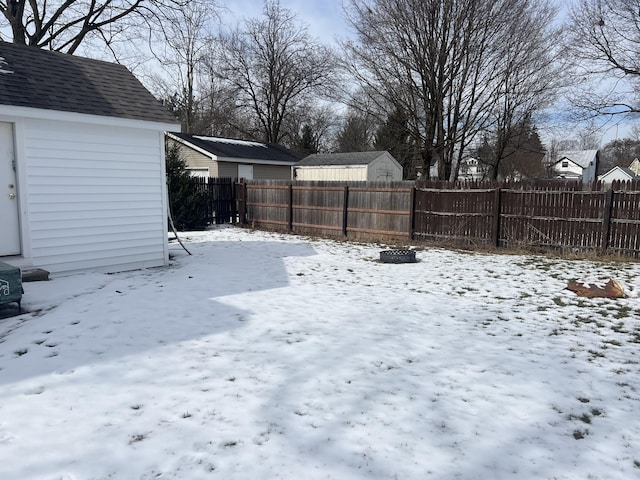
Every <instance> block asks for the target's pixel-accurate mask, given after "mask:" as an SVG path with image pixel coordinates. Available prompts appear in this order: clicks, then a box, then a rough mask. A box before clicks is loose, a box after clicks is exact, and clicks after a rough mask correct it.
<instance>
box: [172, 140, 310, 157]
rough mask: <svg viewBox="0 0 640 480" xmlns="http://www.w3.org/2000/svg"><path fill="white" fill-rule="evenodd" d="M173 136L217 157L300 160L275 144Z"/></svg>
mask: <svg viewBox="0 0 640 480" xmlns="http://www.w3.org/2000/svg"><path fill="white" fill-rule="evenodd" d="M171 135H173V136H175V137H177V138H179V139H181V140H182V141H183V142H186V143H190V144H191V145H194V146H196V147H198V148H200V149H202V150H205V151H207V152H209V153H211V154H213V155H216V156H217V157H225V158H237V159H246V160H271V161H277V162H283V163H289V164H292V165H293V164H294V163H296V162H297V161H298V160H299V159H300V158H299V157H298V156H297V155H296V154H294V153H293V152H292V151H290V150H288V149H286V148H284V147H283V146H280V145H276V144H274V143H261V142H249V141H246V140H235V139H232V138H219V137H206V136H203V135H191V134H187V133H171Z"/></svg>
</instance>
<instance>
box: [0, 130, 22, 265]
mask: <svg viewBox="0 0 640 480" xmlns="http://www.w3.org/2000/svg"><path fill="white" fill-rule="evenodd" d="M19 253H20V230H19V223H18V188H17V185H16V172H15V157H14V150H13V128H12V126H11V124H10V123H4V122H0V256H2V255H18V254H19Z"/></svg>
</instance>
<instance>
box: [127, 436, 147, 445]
mask: <svg viewBox="0 0 640 480" xmlns="http://www.w3.org/2000/svg"><path fill="white" fill-rule="evenodd" d="M147 436H148V435H147V434H146V433H134V434H133V435H130V436H129V445H131V444H132V443H138V442H141V441H142V440H144V439H145V438H147Z"/></svg>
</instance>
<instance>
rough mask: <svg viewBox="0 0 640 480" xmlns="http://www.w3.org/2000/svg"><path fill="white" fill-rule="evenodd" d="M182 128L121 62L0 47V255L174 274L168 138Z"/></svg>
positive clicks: (64, 266) (55, 266)
mask: <svg viewBox="0 0 640 480" xmlns="http://www.w3.org/2000/svg"><path fill="white" fill-rule="evenodd" d="M177 126H178V123H177V122H176V121H175V119H174V118H173V116H172V115H170V114H169V112H168V111H167V110H166V109H165V108H164V107H163V105H162V104H161V103H160V102H159V101H158V100H156V99H155V98H154V97H153V95H151V93H149V92H148V91H147V90H146V89H145V88H144V87H143V86H142V84H141V83H140V82H139V81H138V80H137V79H136V78H135V77H134V76H133V74H131V72H129V71H128V70H127V69H126V68H125V67H123V66H122V65H116V64H113V63H108V62H102V61H97V60H90V59H87V58H81V57H77V56H72V55H65V54H62V53H57V52H51V51H47V50H41V49H38V48H35V47H27V46H23V45H15V44H11V43H7V42H1V41H0V179H1V180H0V258H2V260H3V261H5V262H6V263H9V264H11V265H14V266H18V267H21V268H23V269H25V268H26V269H28V268H31V267H40V268H45V269H47V270H49V271H51V272H68V271H74V270H86V269H91V270H100V271H118V270H127V269H134V268H142V267H153V266H161V265H166V264H167V263H168V258H169V255H168V243H167V205H166V198H167V195H166V180H165V161H164V132H165V130H173V129H175V128H176V127H177Z"/></svg>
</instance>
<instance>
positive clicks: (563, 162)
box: [562, 160, 569, 168]
mask: <svg viewBox="0 0 640 480" xmlns="http://www.w3.org/2000/svg"><path fill="white" fill-rule="evenodd" d="M562 168H569V161H568V160H563V161H562Z"/></svg>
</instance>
